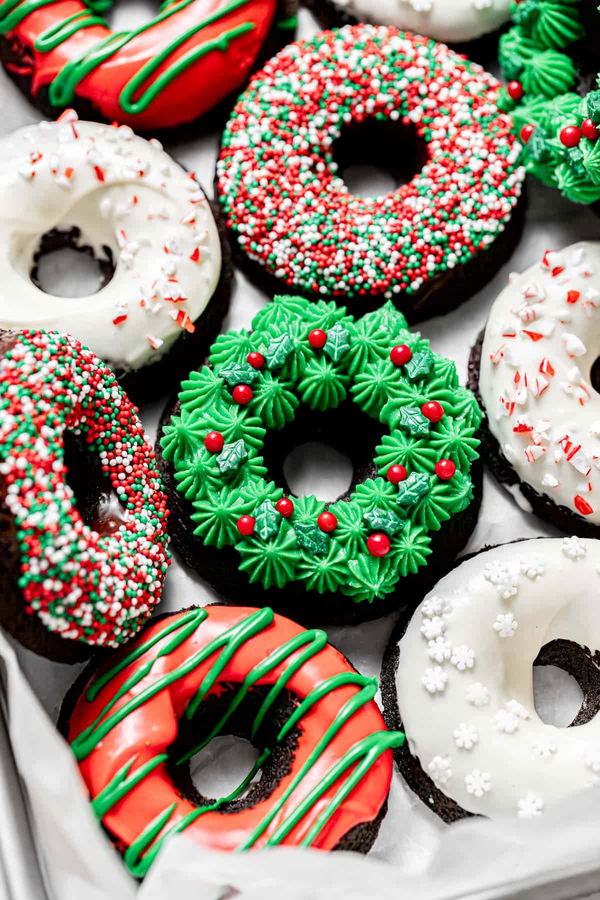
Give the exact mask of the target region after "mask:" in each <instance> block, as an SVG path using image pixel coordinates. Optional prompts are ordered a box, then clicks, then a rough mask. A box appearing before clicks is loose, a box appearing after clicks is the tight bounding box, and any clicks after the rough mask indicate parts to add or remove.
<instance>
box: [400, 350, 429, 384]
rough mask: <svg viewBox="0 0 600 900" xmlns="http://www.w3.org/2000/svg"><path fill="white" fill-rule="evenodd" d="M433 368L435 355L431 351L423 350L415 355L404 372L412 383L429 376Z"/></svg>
mask: <svg viewBox="0 0 600 900" xmlns="http://www.w3.org/2000/svg"><path fill="white" fill-rule="evenodd" d="M432 366H433V353H432V352H431V350H422V351H421V352H420V353H415V354H414V356H413V358H412V359H410V360H409V361H408V362H407V363H406V365H405V366H404V371H405V372H406V374H407V375H408V377H409V378H410V380H411V381H416V380H417V378H423V377H424V376H425V375H429V373H430V372H431V367H432Z"/></svg>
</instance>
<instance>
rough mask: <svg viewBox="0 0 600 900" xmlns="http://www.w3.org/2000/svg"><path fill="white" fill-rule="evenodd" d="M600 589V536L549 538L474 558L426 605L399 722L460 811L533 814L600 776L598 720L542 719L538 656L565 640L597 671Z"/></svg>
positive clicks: (568, 654) (408, 663) (413, 633)
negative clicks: (564, 723)
mask: <svg viewBox="0 0 600 900" xmlns="http://www.w3.org/2000/svg"><path fill="white" fill-rule="evenodd" d="M599 591H600V542H599V541H595V540H589V539H587V540H582V539H580V538H577V537H569V538H564V539H559V538H546V539H537V540H528V541H522V542H517V543H513V544H505V545H504V546H500V547H495V548H493V549H491V550H488V551H485V552H483V553H479V554H477V555H476V556H474V557H472V558H471V559H469V560H467V561H466V562H463V563H462V564H461V565H459V566H458V567H457V568H456V569H454V570H453V571H452V572H450V574H449V575H447V576H446V577H445V578H443V579H442V580H441V581H440V582H439V583H438V584H437V585H436V587H435V588H434V590H433V591H432V592H431V593H430V594H429V595H428V596H427V597H426V598H425V600H424V601H423V602H422V603H421V605H420V606H419V607H418V609H417V611H416V612H415V614H414V616H413V618H412V619H411V621H410V622H409V624H408V627H407V629H406V632H405V633H404V636H403V637H402V639H401V640H400V645H399V651H400V653H399V661H398V668H397V671H396V675H395V682H396V691H397V699H398V707H399V712H400V718H401V720H402V723H403V727H404V730H405V732H406V736H407V739H408V743H409V747H410V752H411V754H412V757H413V761H414V758H415V757H416V758H417V759H418V762H419V764H420V767H421V769H422V770H423V771H422V772H419V774H420V777H421V778H423V772H424V773H426V774H427V775H428V776H429V779H431V781H432V782H433V784H434V785H435V786H436V787H437V788H439V790H440V791H441V792H442V793H443V794H444V795H445V796H446V798H451V800H452V801H454V802H455V803H456V804H458V805H459V807H460V808H461V809H462V810H463V811H464V810H466V811H467V812H471V813H479V814H482V815H486V816H490V817H494V816H498V815H500V814H505V813H506V814H516V815H519V816H523V817H525V816H535V815H538V814H540V813H542V812H543V811H544V809H546V807H547V806H548V805H550V804H551V803H555V802H557V801H561V800H564V799H565V798H566V797H567V796H568V795H570V794H572V793H574V792H575V791H578V790H581V789H583V788H586V787H588V786H590V785H592V784H595V783H596V782H597V781H598V779H599V774H600V718H599V717H598V716H596V717H592V718H590V719H589V721H583V720H584V719H586V718H587V716H586V715H582V714H581V713H580V714H579V716H578V719H577V727H572V728H559V727H556V726H554V725H548V724H546V723H544V722H543V721H542V720H541V719H540V717H539V715H538V713H537V712H536V709H535V706H534V697H533V663H534V661H535V660H536V658H537V657H538V654H539V652H540V650H541V649H542V647H544V646H546V645H548V644H550V643H551V642H558V644H553V647H558V652H559V655H560V654H562V657H561V658H562V659H564V660H565V663H564V668H567V670H569V669H575V668H576V664H575V662H573V665H571V662H572V661H574V660H575V659H576V658H577V656H578V655H579V656H580V657H581V658H582V659H583V660H584V662H583V665H584V666H585V664H586V663H585V660H587V661H588V664H589V665H592V666H593V661H592V654H593V652H594V649H595V648H600V618H599V616H598V604H597V603H596V602H594V598H595V597H596V596H597V594H598V592H599ZM569 642H570V643H569ZM583 648H590V650H589V651H585V649H583ZM549 649H550V648H549ZM544 661H546V660H544ZM540 662H541V660H540ZM561 665H562V663H561ZM384 690H385V682H384ZM583 709H584V708H583V707H582V710H583ZM580 722H581V724H579V723H580ZM411 786H413V785H412V784H411ZM415 789H416V790H417V792H418V793H421V791H420V788H419V787H418V785H417V787H416V788H415ZM430 793H431V787H429V789H428V790H427V789H424V796H425V797H426V798H428V797H429V795H430ZM443 799H444V798H442V802H440V801H438V802H435V801H433V800H432V801H431V802H433V803H434V806H433V808H434V810H436V811H439V809H440V808H441V806H442V805H443ZM447 812H448V810H446V813H447ZM444 817H447V816H444ZM455 817H456V816H455Z"/></svg>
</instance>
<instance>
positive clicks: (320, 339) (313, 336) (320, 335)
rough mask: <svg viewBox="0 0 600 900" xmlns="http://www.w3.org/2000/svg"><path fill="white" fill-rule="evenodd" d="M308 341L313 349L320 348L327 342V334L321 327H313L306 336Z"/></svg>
mask: <svg viewBox="0 0 600 900" xmlns="http://www.w3.org/2000/svg"><path fill="white" fill-rule="evenodd" d="M308 343H309V344H310V346H311V347H314V348H315V350H320V349H321V347H324V346H325V344H326V343H327V335H326V334H325V332H324V331H323V329H322V328H314V329H313V330H312V331H311V333H310V334H309V336H308Z"/></svg>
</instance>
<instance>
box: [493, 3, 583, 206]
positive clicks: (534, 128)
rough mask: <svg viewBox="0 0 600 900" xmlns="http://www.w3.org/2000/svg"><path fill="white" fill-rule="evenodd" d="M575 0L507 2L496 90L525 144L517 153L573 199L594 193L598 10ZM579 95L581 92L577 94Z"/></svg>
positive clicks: (577, 200)
mask: <svg viewBox="0 0 600 900" xmlns="http://www.w3.org/2000/svg"><path fill="white" fill-rule="evenodd" d="M587 6H588V4H587V0H586V2H582V0H536V2H535V3H531V4H525V5H523V7H522V8H520V7H519V6H517V5H514V7H513V9H514V13H513V17H514V26H513V27H512V28H511V29H510V30H509V31H508V32H507V34H505V35H503V36H502V37H501V39H500V49H499V53H500V63H501V66H502V71H503V74H504V76H505V78H506V79H507V84H506V87H505V88H503V89H502V91H501V93H500V96H499V101H498V102H499V104H500V106H501V107H502V109H504V110H507V111H510V112H511V113H512V115H513V117H514V122H515V129H516V132H517V134H518V136H519V138H520V140H521V142H522V143H523V145H524V149H523V154H522V157H521V161H522V163H523V165H524V166H525V168H526V169H527V171H528V172H531V173H532V174H533V175H535V176H536V177H537V178H539V179H540V180H541V181H542V182H544V184H547V185H549V186H550V187H555V188H558V189H559V190H560V191H561V192H562V193H563V194H564V196H565V197H567V198H568V199H569V200H572V201H573V202H575V203H585V204H590V203H596V202H597V201H598V200H600V162H599V161H600V144H599V143H598V137H599V136H600V91H599V90H598V89H597V85H596V83H595V79H594V78H593V77H590V76H589V75H588V73H592V72H595V71H596V69H597V65H596V57H597V53H596V47H597V43H598V37H599V36H600V16H598V11H597V8H596V7H595V5H594V4H589V11H588V10H587V9H586V7H587ZM582 95H583V96H582Z"/></svg>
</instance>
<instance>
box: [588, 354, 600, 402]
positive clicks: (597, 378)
mask: <svg viewBox="0 0 600 900" xmlns="http://www.w3.org/2000/svg"><path fill="white" fill-rule="evenodd" d="M590 383H591V385H592V387H593V388H594V390H595V391H597V392H598V393H599V394H600V356H599V357H598V359H597V360H596V362H595V363H594V364H593V366H592V370H591V372H590Z"/></svg>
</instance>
